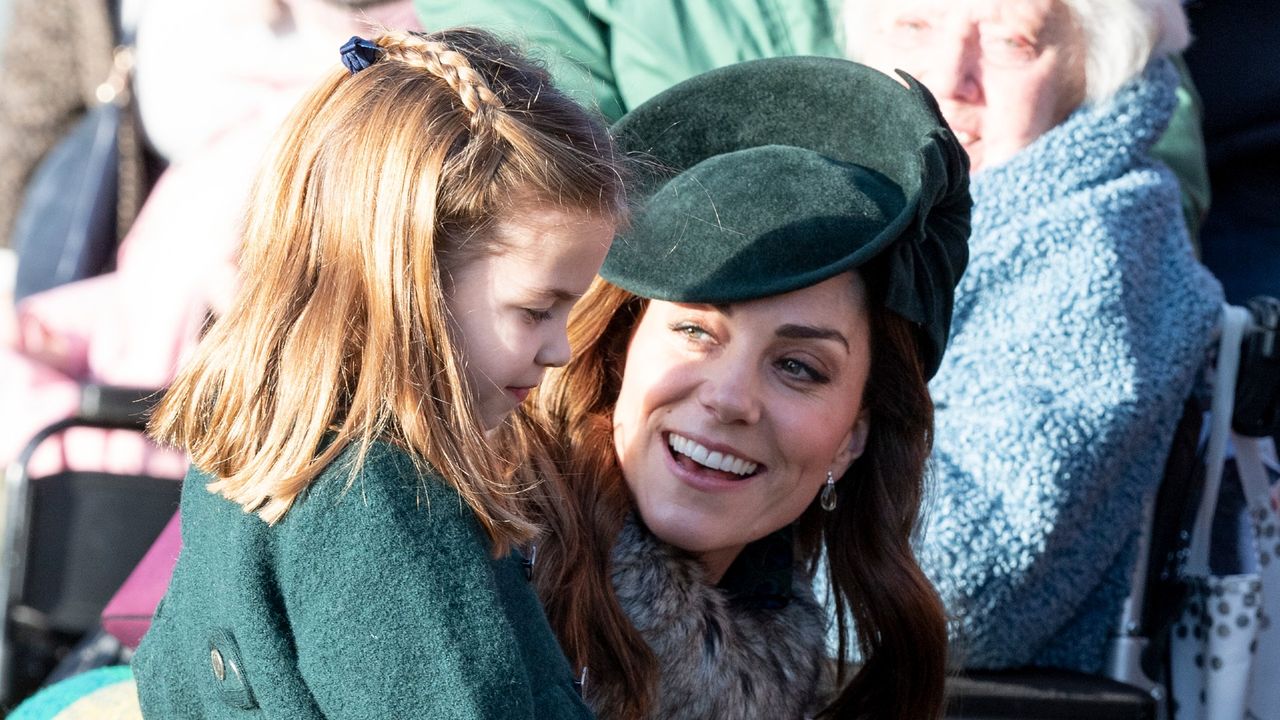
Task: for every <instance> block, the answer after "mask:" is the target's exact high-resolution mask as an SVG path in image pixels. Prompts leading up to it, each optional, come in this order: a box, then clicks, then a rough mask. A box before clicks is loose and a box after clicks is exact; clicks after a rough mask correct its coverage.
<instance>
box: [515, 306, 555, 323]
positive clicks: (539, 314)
mask: <svg viewBox="0 0 1280 720" xmlns="http://www.w3.org/2000/svg"><path fill="white" fill-rule="evenodd" d="M521 309H522V310H524V314H525V316H527V318H528V319H529V321H530V322H535V323H540V322H546V321H548V320H550V319H551V308H521Z"/></svg>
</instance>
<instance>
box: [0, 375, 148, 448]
mask: <svg viewBox="0 0 1280 720" xmlns="http://www.w3.org/2000/svg"><path fill="white" fill-rule="evenodd" d="M163 394H164V391H163V389H157V388H127V387H117V386H112V385H96V384H89V385H84V386H83V387H82V390H81V393H80V407H79V409H78V410H77V412H76V414H75V415H72V416H71V417H68V418H64V419H62V420H59V421H57V422H54V423H52V424H49V425H46V426H45V427H43V428H41V429H40V431H39V432H37V433H36V434H35V435H33V436H32V437H31V440H29V441H28V442H27V444H26V445H25V446H24V447H23V448H22V452H20V453H18V457H17V458H16V459H15V460H14V467H16V468H22V469H25V468H26V467H27V463H29V462H30V461H31V457H32V456H33V455H35V452H36V450H37V449H38V448H39V447H40V445H41V444H42V443H43V442H44V441H45V440H48V439H49V438H51V437H53V436H54V435H57V434H58V433H60V432H62V431H64V430H66V429H67V428H73V427H95V428H102V429H105V430H137V431H138V432H142V431H144V430H146V428H147V419H148V418H149V417H150V416H151V411H152V410H153V409H154V408H155V405H156V403H158V402H159V401H160V397H161V396H162V395H163Z"/></svg>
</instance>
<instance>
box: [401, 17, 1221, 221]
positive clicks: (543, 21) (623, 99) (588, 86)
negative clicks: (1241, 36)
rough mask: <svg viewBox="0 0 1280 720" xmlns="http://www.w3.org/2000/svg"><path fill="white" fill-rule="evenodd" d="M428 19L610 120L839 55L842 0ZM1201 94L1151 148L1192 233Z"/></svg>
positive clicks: (1203, 208)
mask: <svg viewBox="0 0 1280 720" xmlns="http://www.w3.org/2000/svg"><path fill="white" fill-rule="evenodd" d="M413 4H414V7H415V8H416V9H417V11H418V17H419V19H420V20H421V21H422V24H423V27H426V28H430V29H439V28H446V27H454V26H458V25H476V26H479V27H484V28H488V29H490V30H493V31H495V32H498V33H500V34H502V35H505V36H508V37H510V38H514V39H518V40H523V41H524V43H525V44H526V45H527V46H529V48H530V49H531V50H532V51H533V52H534V53H535V54H539V55H540V57H541V58H542V59H543V60H545V61H546V63H547V65H548V67H549V68H550V70H551V73H552V75H554V76H555V79H556V85H557V86H558V87H560V88H561V89H563V90H566V91H568V92H569V93H570V94H572V95H574V96H575V97H577V98H578V99H579V100H580V101H582V102H584V103H586V104H587V105H590V106H593V107H596V108H599V110H600V112H601V113H602V114H603V115H604V116H605V118H606V119H608V120H609V121H611V122H612V121H615V120H617V119H618V118H620V117H622V116H623V115H624V114H626V112H627V111H628V110H630V109H631V108H634V107H636V106H637V105H639V104H640V103H643V102H644V101H645V100H648V99H649V98H651V97H653V96H654V95H657V94H658V93H659V92H662V91H663V90H665V89H667V88H669V87H671V86H672V85H675V84H676V83H678V82H681V81H682V80H687V79H688V78H691V77H693V76H694V75H698V74H700V73H704V72H706V71H708V70H712V69H715V68H718V67H722V66H724V65H731V64H733V63H736V62H742V61H744V60H756V59H758V58H765V57H775V56H779V55H826V56H831V57H839V56H841V55H842V53H841V50H840V46H839V43H838V40H837V35H838V33H837V32H836V26H837V17H836V16H837V14H838V12H839V8H840V6H841V4H842V3H841V1H840V0H466V1H465V2H460V1H459V0H413ZM1200 114H1201V113H1200V106H1199V99H1198V98H1197V97H1196V96H1195V91H1194V89H1193V88H1192V87H1191V80H1190V76H1189V75H1188V74H1187V73H1186V72H1185V71H1184V72H1183V89H1182V90H1181V91H1180V92H1179V94H1178V110H1177V112H1176V113H1175V114H1174V117H1173V120H1172V121H1171V122H1170V124H1169V130H1168V132H1166V133H1165V136H1164V137H1163V138H1161V140H1160V143H1159V144H1158V145H1157V146H1156V148H1155V151H1154V154H1155V156H1156V157H1158V158H1160V159H1161V160H1163V161H1164V162H1165V163H1167V164H1168V165H1169V166H1170V167H1171V168H1172V169H1173V171H1174V173H1175V174H1176V175H1177V176H1178V182H1179V184H1180V186H1181V188H1182V209H1183V213H1184V215H1185V216H1186V220H1187V224H1188V226H1189V228H1190V230H1191V238H1192V240H1193V241H1194V240H1195V238H1196V237H1197V236H1198V234H1199V229H1200V220H1201V219H1202V218H1203V217H1204V214H1205V213H1206V212H1207V211H1208V207H1209V175H1208V171H1207V169H1206V166H1205V157H1204V138H1203V136H1202V135H1201V132H1200Z"/></svg>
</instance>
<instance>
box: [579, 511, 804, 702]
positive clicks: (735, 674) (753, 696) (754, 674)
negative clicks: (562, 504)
mask: <svg viewBox="0 0 1280 720" xmlns="http://www.w3.org/2000/svg"><path fill="white" fill-rule="evenodd" d="M791 585H792V588H791V591H792V592H791V594H792V596H791V598H790V601H789V602H786V603H785V605H784V606H783V607H759V606H756V604H754V603H751V602H749V601H747V602H744V601H742V600H741V599H738V598H734V597H731V596H730V595H728V594H727V593H726V592H724V591H723V590H722V589H720V588H718V587H716V586H714V585H712V584H710V583H709V582H707V579H706V574H705V572H704V570H703V568H702V565H701V564H700V563H699V562H698V561H697V560H696V559H695V558H693V557H692V556H690V555H689V554H687V553H685V552H683V551H681V550H678V549H676V548H673V547H671V546H669V545H667V544H665V543H663V542H662V541H660V540H658V539H657V538H656V537H654V536H653V534H652V533H650V532H649V530H648V529H647V528H645V527H644V526H643V524H642V523H641V522H640V521H639V520H638V519H636V518H635V517H634V516H633V517H632V518H631V519H629V520H628V521H627V524H626V526H625V527H624V528H623V530H622V533H621V535H620V536H619V538H618V543H617V545H616V546H615V547H614V550H613V586H614V589H615V591H616V592H617V595H618V600H619V602H620V603H621V604H622V609H623V610H624V611H625V612H626V613H627V616H628V617H630V618H631V621H632V623H634V624H635V627H636V629H637V630H639V631H640V634H641V635H643V636H644V638H645V640H647V641H648V643H649V647H650V648H652V650H653V652H654V654H655V655H656V656H657V660H658V667H659V669H660V671H661V679H660V680H659V685H658V688H657V692H656V694H655V698H654V707H653V709H652V713H651V717H653V718H662V719H663V720H702V719H709V718H716V719H717V720H735V719H737V718H743V719H746V718H779V719H782V720H785V719H787V718H800V717H803V716H804V715H805V712H806V711H808V710H810V709H812V708H811V705H813V703H814V702H815V698H816V695H817V688H818V682H819V674H820V672H821V667H822V665H823V663H822V659H823V657H824V634H825V631H826V627H825V619H824V616H823V613H822V610H821V608H820V606H819V605H818V603H817V601H816V600H815V599H814V596H813V589H812V584H811V578H810V577H809V576H808V574H807V573H806V572H804V571H803V568H800V567H796V568H795V569H794V571H793V573H792V582H791ZM617 692H618V688H616V687H611V686H610V685H609V684H608V683H607V682H605V683H601V684H599V685H597V686H596V687H595V688H594V692H591V693H589V694H590V695H591V697H590V700H591V703H592V704H593V705H594V707H595V710H596V712H597V714H598V715H599V716H600V717H601V718H614V717H617V714H616V713H615V712H612V711H611V708H616V707H617V700H616V697H617V696H616V693H617Z"/></svg>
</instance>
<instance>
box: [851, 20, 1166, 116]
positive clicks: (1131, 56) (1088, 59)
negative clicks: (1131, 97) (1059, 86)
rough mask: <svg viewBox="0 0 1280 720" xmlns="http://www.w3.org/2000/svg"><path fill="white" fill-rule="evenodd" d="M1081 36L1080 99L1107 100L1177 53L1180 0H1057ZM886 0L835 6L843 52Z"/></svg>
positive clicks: (854, 52)
mask: <svg viewBox="0 0 1280 720" xmlns="http://www.w3.org/2000/svg"><path fill="white" fill-rule="evenodd" d="M1057 1H1058V2H1060V3H1062V4H1063V6H1065V7H1066V8H1067V9H1068V10H1070V11H1071V15H1072V16H1073V17H1074V19H1075V21H1076V23H1077V26H1078V27H1080V28H1081V30H1082V32H1083V34H1084V43H1085V63H1084V66H1085V69H1084V73H1085V100H1086V101H1088V102H1092V103H1100V102H1103V101H1105V100H1107V99H1109V98H1110V97H1111V96H1112V95H1114V94H1115V92H1116V90H1119V89H1120V86H1121V85H1124V84H1125V83H1126V82H1128V81H1129V80H1130V79H1132V78H1133V77H1134V76H1136V75H1137V74H1138V73H1141V72H1142V70H1143V69H1144V68H1146V66H1147V63H1148V62H1149V61H1150V60H1151V58H1152V57H1153V56H1161V55H1167V54H1169V53H1175V52H1179V51H1181V50H1183V49H1185V48H1186V47H1187V44H1188V43H1190V42H1191V32H1190V30H1189V29H1188V28H1187V16H1186V14H1185V13H1184V12H1183V10H1182V3H1181V1H1180V0H1057ZM886 2H887V0H845V2H844V5H843V7H842V9H841V18H842V20H841V23H840V25H841V28H842V30H843V31H844V38H843V41H844V44H845V48H846V53H847V54H848V55H849V56H850V57H853V58H854V59H857V56H858V48H860V47H865V43H866V42H867V34H868V33H869V32H870V31H871V29H872V28H873V27H874V25H875V23H876V11H877V10H878V9H879V8H880V7H882V6H883V5H884V4H885V3H886Z"/></svg>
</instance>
